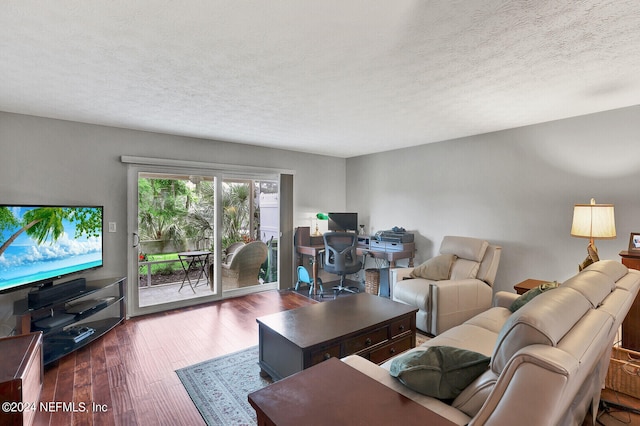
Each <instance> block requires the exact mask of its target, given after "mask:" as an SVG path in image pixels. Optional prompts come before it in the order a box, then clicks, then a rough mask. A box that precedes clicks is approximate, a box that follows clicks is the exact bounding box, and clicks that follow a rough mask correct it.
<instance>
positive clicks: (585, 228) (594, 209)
mask: <svg viewBox="0 0 640 426" xmlns="http://www.w3.org/2000/svg"><path fill="white" fill-rule="evenodd" d="M571 236H573V237H578V238H589V245H588V246H587V257H586V259H585V260H584V261H583V262H582V263H581V264H580V265H579V266H578V270H580V271H582V270H583V269H584V268H586V267H587V266H589V265H590V264H592V263H594V262H597V261H598V260H600V258H599V256H598V249H597V248H596V245H595V243H594V240H595V239H601V240H610V239H613V238H615V237H616V221H615V217H614V211H613V204H596V200H594V199H593V198H592V199H591V203H590V204H576V205H575V206H574V207H573V223H572V224H571Z"/></svg>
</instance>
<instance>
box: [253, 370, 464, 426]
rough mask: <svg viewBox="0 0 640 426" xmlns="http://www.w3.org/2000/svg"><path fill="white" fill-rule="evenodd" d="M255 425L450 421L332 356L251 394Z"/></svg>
mask: <svg viewBox="0 0 640 426" xmlns="http://www.w3.org/2000/svg"><path fill="white" fill-rule="evenodd" d="M248 399H249V403H250V404H251V406H252V407H253V408H254V409H255V410H256V416H257V420H258V425H260V426H268V425H280V426H287V425H295V426H297V425H306V426H312V425H322V426H325V425H350V424H358V425H394V424H401V425H403V426H412V425H431V426H440V425H444V426H450V425H454V424H455V423H453V422H451V421H449V420H447V419H446V418H444V417H442V416H440V415H439V414H437V413H435V412H433V411H431V410H429V409H427V408H425V407H423V406H422V405H420V404H418V403H416V402H415V401H412V400H411V399H409V398H407V397H405V396H404V395H402V394H399V393H397V392H395V391H394V390H392V389H391V388H388V387H387V386H385V385H383V384H381V383H379V382H377V381H375V380H374V379H372V378H371V377H369V376H367V375H366V374H363V373H361V372H359V371H358V370H356V369H355V368H353V367H351V366H349V365H347V364H345V363H344V362H342V361H340V360H338V359H337V358H331V359H330V360H328V361H327V362H323V363H321V364H318V365H315V366H313V367H312V368H309V369H307V370H304V371H303V372H300V373H298V374H294V375H293V376H290V377H287V378H286V379H284V380H281V381H279V382H276V383H274V384H272V385H269V386H267V387H265V388H262V389H260V390H258V391H255V392H253V393H250V394H249V396H248Z"/></svg>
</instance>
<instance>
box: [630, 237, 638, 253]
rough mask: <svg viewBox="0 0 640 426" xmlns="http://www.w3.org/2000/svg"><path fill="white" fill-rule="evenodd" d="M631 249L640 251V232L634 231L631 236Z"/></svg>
mask: <svg viewBox="0 0 640 426" xmlns="http://www.w3.org/2000/svg"><path fill="white" fill-rule="evenodd" d="M629 251H634V252H637V253H640V232H632V233H631V236H630V237H629Z"/></svg>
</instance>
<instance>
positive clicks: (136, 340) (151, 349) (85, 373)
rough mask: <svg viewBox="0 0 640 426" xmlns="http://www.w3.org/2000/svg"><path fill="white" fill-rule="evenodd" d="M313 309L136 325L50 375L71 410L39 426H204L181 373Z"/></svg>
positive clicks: (295, 300) (207, 312)
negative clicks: (276, 319) (265, 319)
mask: <svg viewBox="0 0 640 426" xmlns="http://www.w3.org/2000/svg"><path fill="white" fill-rule="evenodd" d="M312 303H316V302H315V301H313V300H311V299H308V298H306V297H304V296H301V295H299V294H296V293H293V292H278V291H268V292H263V293H258V294H253V295H249V296H243V297H239V298H235V299H229V300H225V301H221V302H215V303H210V304H206V305H201V306H198V307H193V308H186V309H180V310H176V311H170V312H165V313H161V314H154V315H148V316H144V317H138V318H134V319H131V320H129V321H127V322H126V323H125V324H122V325H120V326H118V327H116V328H115V329H114V330H112V331H111V332H109V333H107V334H106V335H105V336H103V337H102V338H100V339H98V340H96V341H95V342H92V343H91V344H90V345H88V346H86V347H85V348H83V349H81V350H79V351H77V352H75V353H72V354H69V355H68V356H66V357H64V358H63V359H61V360H60V361H58V362H56V363H54V364H53V365H52V366H50V367H48V368H46V369H45V377H44V389H43V393H42V398H41V401H44V402H57V403H66V404H67V405H66V406H60V405H58V406H53V407H54V409H53V410H52V411H53V412H52V413H45V412H42V411H39V412H38V413H37V415H36V420H35V425H38V426H40V425H55V426H57V425H72V424H73V425H126V426H133V425H203V424H204V422H203V420H202V417H200V414H199V413H198V410H197V409H196V408H195V406H194V405H193V403H192V402H191V399H190V398H189V396H188V395H187V393H186V391H185V390H184V387H183V386H182V384H181V383H180V380H179V379H178V377H177V375H176V374H175V370H176V369H179V368H182V367H186V366H188V365H192V364H195V363H198V362H201V361H205V360H208V359H211V358H214V357H217V356H220V355H224V354H227V353H231V352H235V351H238V350H241V349H244V348H246V347H249V346H252V345H256V344H258V327H257V325H256V321H255V319H256V318H257V317H260V316H263V315H267V314H271V313H274V312H280V311H282V310H286V309H293V308H297V307H300V306H306V305H309V304H312ZM607 397H608V399H611V400H615V399H614V398H615V396H612V395H608V396H607ZM621 397H622V400H621V402H623V403H626V404H629V405H633V406H640V404H639V401H638V400H635V399H632V398H625V397H624V396H621ZM70 402H72V403H74V404H73V405H70V404H68V403H70ZM82 404H85V406H86V408H87V409H86V410H84V409H83V405H82ZM92 404H96V409H98V408H99V407H106V412H103V413H100V412H95V410H94V409H93V406H92ZM74 408H75V409H76V412H73V409H74ZM614 415H615V416H616V417H617V418H618V419H620V420H622V421H618V420H616V418H614V417H611V416H608V415H604V416H601V417H600V421H601V424H605V425H607V426H611V425H624V424H627V425H628V424H631V425H640V416H639V415H632V416H631V417H628V416H627V414H626V413H615V414H614ZM587 424H589V425H590V424H592V423H591V421H590V419H585V422H584V425H585V426H586V425H587Z"/></svg>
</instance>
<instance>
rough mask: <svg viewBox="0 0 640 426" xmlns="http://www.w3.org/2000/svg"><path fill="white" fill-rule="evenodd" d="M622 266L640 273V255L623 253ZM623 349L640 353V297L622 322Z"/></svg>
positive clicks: (621, 253) (637, 297) (621, 255)
mask: <svg viewBox="0 0 640 426" xmlns="http://www.w3.org/2000/svg"><path fill="white" fill-rule="evenodd" d="M620 257H621V258H622V264H623V265H625V266H626V267H627V268H630V269H637V270H639V271H640V253H631V252H628V251H621V252H620ZM622 347H623V348H626V349H631V350H633V351H640V296H636V300H634V302H633V305H631V309H630V310H629V313H628V314H627V317H626V318H625V319H624V321H623V322H622Z"/></svg>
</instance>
